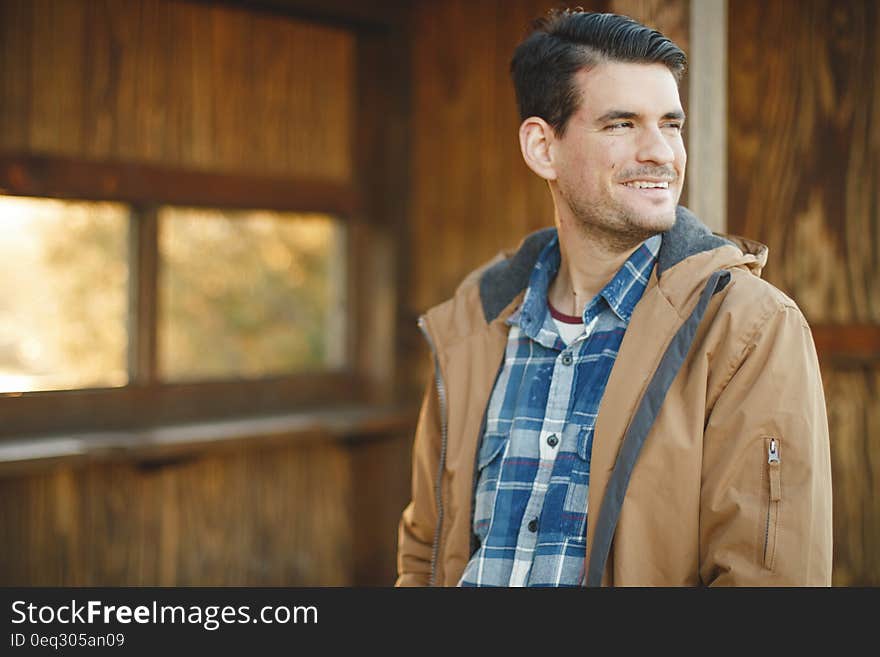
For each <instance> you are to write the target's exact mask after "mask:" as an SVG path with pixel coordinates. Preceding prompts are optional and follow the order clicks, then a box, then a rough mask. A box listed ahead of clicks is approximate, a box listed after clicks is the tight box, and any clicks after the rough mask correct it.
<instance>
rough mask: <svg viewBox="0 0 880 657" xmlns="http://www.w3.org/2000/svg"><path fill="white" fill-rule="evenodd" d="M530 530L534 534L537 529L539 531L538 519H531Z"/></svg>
mask: <svg viewBox="0 0 880 657" xmlns="http://www.w3.org/2000/svg"><path fill="white" fill-rule="evenodd" d="M529 531H530V532H532V533H533V534H534V533H535V532H536V531H538V521H537V519H534V520H530V521H529Z"/></svg>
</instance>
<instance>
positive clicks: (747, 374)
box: [700, 305, 832, 586]
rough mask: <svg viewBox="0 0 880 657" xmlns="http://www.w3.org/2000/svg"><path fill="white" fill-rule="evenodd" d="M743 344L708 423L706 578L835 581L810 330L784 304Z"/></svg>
mask: <svg viewBox="0 0 880 657" xmlns="http://www.w3.org/2000/svg"><path fill="white" fill-rule="evenodd" d="M740 344H743V349H742V352H741V353H742V354H744V355H742V356H738V357H737V358H736V360H735V361H734V364H733V367H732V370H733V374H732V375H731V376H730V378H729V381H728V382H727V384H726V385H725V386H724V388H723V390H722V392H721V393H720V395H719V396H718V398H717V401H716V403H715V404H714V406H713V407H712V410H711V413H710V415H709V417H708V421H707V424H706V429H705V432H704V442H703V470H702V487H701V496H700V577H701V580H702V581H703V582H704V583H705V584H708V585H714V586H830V584H831V556H832V550H831V544H832V526H831V459H830V445H829V438H828V421H827V416H826V412H825V400H824V394H823V390H822V379H821V376H820V373H819V363H818V360H817V357H816V349H815V345H814V344H813V339H812V335H811V333H810V329H809V327H808V326H807V323H806V320H805V319H804V317H803V315H802V314H801V312H800V311H799V310H798V309H797V308H796V307H794V306H791V305H779V306H777V307H776V308H774V309H773V310H772V311H771V312H768V313H767V315H766V316H765V317H764V318H763V320H762V321H761V322H760V323H759V326H758V327H757V329H756V330H754V331H753V334H752V335H749V336H746V337H745V339H744V342H742V343H740Z"/></svg>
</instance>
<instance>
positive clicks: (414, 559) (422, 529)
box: [395, 371, 440, 586]
mask: <svg viewBox="0 0 880 657" xmlns="http://www.w3.org/2000/svg"><path fill="white" fill-rule="evenodd" d="M435 381H436V377H435V376H434V372H433V371H432V376H431V383H430V384H428V386H427V389H426V390H425V397H424V399H423V401H422V408H421V412H420V413H419V421H418V424H417V426H416V435H415V441H414V443H413V464H412V500H411V501H410V503H409V505H407V507H406V509H404V511H403V514H402V516H401V519H400V525H399V530H398V542H397V582H396V583H395V586H429V585H430V577H431V558H432V552H433V541H434V531H435V528H436V526H437V503H436V494H435V483H436V480H437V467H438V465H439V462H440V412H439V406H438V396H437V388H436V384H435V383H434V382H435Z"/></svg>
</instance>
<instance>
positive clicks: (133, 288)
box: [0, 157, 384, 438]
mask: <svg viewBox="0 0 880 657" xmlns="http://www.w3.org/2000/svg"><path fill="white" fill-rule="evenodd" d="M0 164H2V163H0ZM0 174H2V176H5V177H0V187H3V188H4V189H6V190H14V191H15V195H10V194H9V193H8V191H7V192H2V191H0V229H2V231H3V232H2V233H0V274H2V282H0V297H2V299H0V417H3V422H2V423H0V438H2V437H4V436H19V435H33V434H37V433H56V432H59V431H64V432H78V431H93V430H110V429H115V428H119V429H128V428H137V427H149V426H157V425H165V424H176V423H181V422H194V421H204V420H213V419H222V418H228V417H238V416H246V415H265V414H278V413H289V412H292V411H296V410H304V409H314V408H315V407H316V406H328V405H330V406H334V407H335V406H338V405H340V404H352V403H357V402H359V401H362V400H364V399H366V398H368V397H369V395H370V394H372V393H371V391H370V389H369V387H367V386H365V385H364V384H363V380H362V378H363V375H362V374H361V371H362V370H361V368H362V366H363V365H362V364H363V362H364V356H363V354H365V353H370V354H375V353H384V352H382V351H381V349H380V350H379V351H376V350H375V349H370V350H368V348H367V346H366V345H367V343H368V341H370V340H374V339H375V336H376V335H380V334H377V333H376V332H375V321H374V320H373V318H372V316H369V317H368V319H369V321H367V323H366V324H363V323H361V324H360V326H361V329H359V330H357V331H355V330H353V326H354V325H355V319H356V317H358V316H360V315H362V314H363V313H364V310H365V308H366V306H365V302H364V299H366V298H369V297H370V295H371V294H372V292H371V290H375V289H376V287H375V286H376V281H375V279H374V278H372V276H373V274H372V271H373V270H372V269H370V266H369V265H365V264H364V262H365V260H364V258H365V253H366V251H365V250H364V244H366V243H367V241H368V237H367V236H368V235H370V229H368V227H367V225H366V224H365V223H364V222H363V221H361V220H359V218H358V216H357V210H356V208H357V207H358V203H359V202H358V199H357V196H356V194H355V192H354V189H353V187H352V186H351V185H348V184H334V183H327V182H320V181H310V180H296V179H294V180H290V179H273V178H271V177H264V176H263V177H250V176H244V175H239V174H225V173H224V174H219V173H217V174H215V173H205V172H192V171H181V170H174V169H166V168H159V167H153V166H150V165H132V164H126V165H124V166H121V165H118V164H114V163H95V162H88V161H80V160H77V161H74V160H66V159H63V158H56V157H42V158H37V157H30V158H19V159H12V160H10V162H9V163H7V164H5V165H2V166H0ZM2 180H6V181H7V182H6V183H5V184H2ZM108 189H110V191H109V192H108V191H107V190H108ZM56 190H61V191H58V192H56ZM74 195H75V196H74ZM69 196H74V197H73V198H69ZM62 197H64V198H62ZM84 199H88V200H84ZM163 201H164V202H163ZM300 209H301V210H300ZM355 271H360V272H361V274H360V275H359V276H358V280H357V281H355V276H354V274H353V272H355ZM365 271H366V275H365V274H364V272H365ZM355 283H356V284H357V288H356V289H357V290H358V295H357V296H353V295H352V293H351V290H352V289H353V285H355ZM359 314H360V315H359ZM370 344H373V343H372V342H370Z"/></svg>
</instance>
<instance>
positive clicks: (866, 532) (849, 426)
mask: <svg viewBox="0 0 880 657" xmlns="http://www.w3.org/2000/svg"><path fill="white" fill-rule="evenodd" d="M823 378H824V382H825V397H826V400H827V403H828V426H829V429H830V431H831V465H832V475H831V476H832V481H833V482H834V574H833V578H832V581H833V583H834V585H835V586H878V585H880V497H878V496H877V484H876V482H877V477H878V475H880V405H878V404H877V396H878V394H880V371H878V370H877V368H876V367H874V368H863V369H848V370H839V371H837V370H826V372H825V373H824V375H823Z"/></svg>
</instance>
